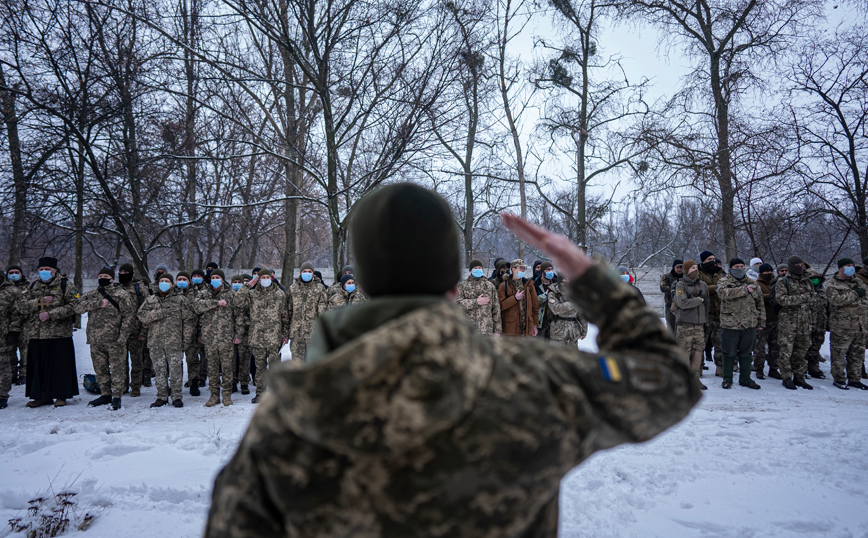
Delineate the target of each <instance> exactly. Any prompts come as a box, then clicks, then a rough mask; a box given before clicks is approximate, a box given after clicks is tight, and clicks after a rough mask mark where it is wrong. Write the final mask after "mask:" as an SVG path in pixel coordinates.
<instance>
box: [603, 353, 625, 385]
mask: <svg viewBox="0 0 868 538" xmlns="http://www.w3.org/2000/svg"><path fill="white" fill-rule="evenodd" d="M597 362H599V363H600V372H601V373H602V374H603V379H605V380H606V381H610V382H612V383H620V382H621V379H622V377H621V368H620V367H619V366H618V361H616V360H615V359H613V358H612V357H600V358H599V359H597Z"/></svg>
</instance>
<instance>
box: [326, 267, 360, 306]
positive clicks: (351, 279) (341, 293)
mask: <svg viewBox="0 0 868 538" xmlns="http://www.w3.org/2000/svg"><path fill="white" fill-rule="evenodd" d="M338 284H339V285H340V287H339V288H338V291H337V292H336V293H333V294H332V295H331V297H329V298H328V308H327V310H335V309H337V308H343V307H345V306H349V305H354V304H359V303H363V302H365V301H367V300H368V296H367V295H365V293H364V292H363V291H362V290H361V289H359V287H358V286H357V285H356V277H355V276H354V275H352V274H344V276H342V277H341V280H340V282H338Z"/></svg>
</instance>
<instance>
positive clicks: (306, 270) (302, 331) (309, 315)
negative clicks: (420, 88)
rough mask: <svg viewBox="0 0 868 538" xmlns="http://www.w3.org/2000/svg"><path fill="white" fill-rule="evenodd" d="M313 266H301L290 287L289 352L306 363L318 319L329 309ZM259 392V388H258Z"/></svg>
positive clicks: (297, 359) (288, 293) (306, 264)
mask: <svg viewBox="0 0 868 538" xmlns="http://www.w3.org/2000/svg"><path fill="white" fill-rule="evenodd" d="M313 269H314V267H313V264H312V263H310V262H305V263H303V264H301V273H300V274H299V277H298V278H297V279H295V281H294V282H293V283H292V285H291V286H290V287H289V291H288V292H287V295H288V296H289V350H290V352H291V353H292V360H294V361H300V362H304V361H305V354H306V353H307V345H308V343H309V342H310V333H311V332H312V331H313V324H314V322H315V321H316V318H317V317H318V316H319V315H320V314H322V313H323V312H325V311H326V310H327V309H328V301H327V299H326V290H325V289H323V287H322V286H320V285H319V284H317V282H316V281H315V280H314V278H313ZM256 388H257V390H258V389H259V387H258V386H257V387H256Z"/></svg>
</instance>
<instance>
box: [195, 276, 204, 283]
mask: <svg viewBox="0 0 868 538" xmlns="http://www.w3.org/2000/svg"><path fill="white" fill-rule="evenodd" d="M201 283H202V277H201V276H194V277H193V284H201Z"/></svg>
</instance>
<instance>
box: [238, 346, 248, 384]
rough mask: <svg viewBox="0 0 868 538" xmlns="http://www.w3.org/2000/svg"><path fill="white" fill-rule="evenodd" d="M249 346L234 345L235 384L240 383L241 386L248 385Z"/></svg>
mask: <svg viewBox="0 0 868 538" xmlns="http://www.w3.org/2000/svg"><path fill="white" fill-rule="evenodd" d="M250 353H251V352H250V346H248V345H247V344H236V345H235V357H236V360H237V366H236V367H235V382H236V383H237V382H239V381H240V382H241V384H242V385H247V384H248V383H250Z"/></svg>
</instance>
